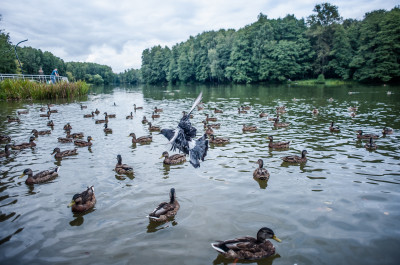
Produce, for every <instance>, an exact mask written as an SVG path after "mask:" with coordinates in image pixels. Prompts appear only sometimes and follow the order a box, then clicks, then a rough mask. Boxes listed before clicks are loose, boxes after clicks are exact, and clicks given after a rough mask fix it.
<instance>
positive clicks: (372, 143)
mask: <svg viewBox="0 0 400 265" xmlns="http://www.w3.org/2000/svg"><path fill="white" fill-rule="evenodd" d="M364 147H365V148H367V149H370V150H375V149H376V148H378V146H377V145H376V143H374V140H373V139H372V137H370V138H369V143H366V144H365V145H364Z"/></svg>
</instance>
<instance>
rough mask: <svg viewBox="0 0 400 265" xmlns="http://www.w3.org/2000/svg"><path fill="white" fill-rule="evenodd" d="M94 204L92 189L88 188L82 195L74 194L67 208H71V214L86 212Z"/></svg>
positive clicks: (91, 187) (94, 198)
mask: <svg viewBox="0 0 400 265" xmlns="http://www.w3.org/2000/svg"><path fill="white" fill-rule="evenodd" d="M95 204H96V197H95V196H94V187H93V186H90V187H88V188H87V189H86V190H85V191H83V192H82V193H77V194H75V195H74V196H73V197H72V201H71V202H70V204H69V205H68V207H71V210H72V212H86V211H88V210H90V209H92V208H93V207H94V205H95Z"/></svg>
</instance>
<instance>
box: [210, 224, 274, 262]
mask: <svg viewBox="0 0 400 265" xmlns="http://www.w3.org/2000/svg"><path fill="white" fill-rule="evenodd" d="M269 238H271V239H274V240H276V241H278V242H281V240H280V239H279V238H277V237H276V236H275V234H274V231H272V229H270V228H268V227H263V228H261V229H260V230H259V231H258V232H257V238H254V237H250V236H246V237H240V238H235V239H230V240H225V241H217V242H215V243H212V244H211V246H212V247H213V248H214V249H215V250H216V251H218V252H219V253H220V254H222V255H223V256H224V257H225V258H228V259H235V260H236V259H239V260H257V259H262V258H266V257H269V256H271V255H273V254H275V247H274V245H273V244H272V243H271V242H270V241H269V240H267V239H269Z"/></svg>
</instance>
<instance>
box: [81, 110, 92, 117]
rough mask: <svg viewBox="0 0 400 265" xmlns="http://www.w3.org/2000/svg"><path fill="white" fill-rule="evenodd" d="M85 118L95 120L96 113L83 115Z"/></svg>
mask: <svg viewBox="0 0 400 265" xmlns="http://www.w3.org/2000/svg"><path fill="white" fill-rule="evenodd" d="M83 117H84V118H93V117H94V111H92V113H90V114H85V115H83Z"/></svg>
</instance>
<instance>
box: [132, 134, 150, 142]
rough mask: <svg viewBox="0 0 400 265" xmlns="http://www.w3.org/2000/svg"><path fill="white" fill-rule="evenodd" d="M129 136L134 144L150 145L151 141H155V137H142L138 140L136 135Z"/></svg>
mask: <svg viewBox="0 0 400 265" xmlns="http://www.w3.org/2000/svg"><path fill="white" fill-rule="evenodd" d="M129 136H131V137H132V143H133V144H135V143H149V142H151V141H153V137H152V136H151V135H148V136H141V137H139V138H136V134H135V133H131V134H129Z"/></svg>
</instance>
